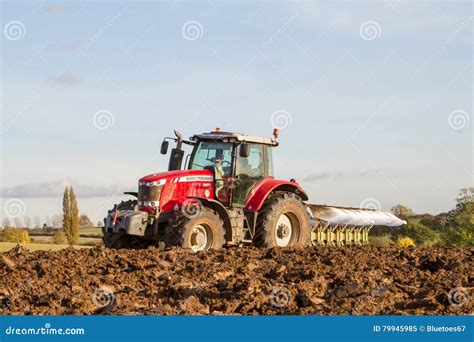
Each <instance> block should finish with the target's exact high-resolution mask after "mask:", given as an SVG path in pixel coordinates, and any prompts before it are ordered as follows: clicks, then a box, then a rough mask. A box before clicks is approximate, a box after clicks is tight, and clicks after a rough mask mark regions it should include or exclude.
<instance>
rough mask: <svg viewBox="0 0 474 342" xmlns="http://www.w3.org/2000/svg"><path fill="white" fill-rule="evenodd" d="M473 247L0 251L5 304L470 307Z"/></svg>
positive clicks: (98, 309) (158, 309)
mask: <svg viewBox="0 0 474 342" xmlns="http://www.w3.org/2000/svg"><path fill="white" fill-rule="evenodd" d="M473 255H474V249H473V248H471V249H456V248H449V249H421V248H420V249H418V248H408V249H399V248H381V247H379V248H377V247H355V246H353V247H344V248H335V247H334V248H330V247H324V248H308V249H254V248H230V249H224V250H221V251H211V252H207V253H192V252H190V251H188V250H183V249H173V250H169V251H159V250H158V249H155V248H149V249H147V250H108V249H105V248H103V247H96V248H93V249H89V250H74V249H66V250H62V251H59V252H43V251H38V252H34V253H29V252H27V251H26V250H24V249H22V248H20V247H17V248H15V249H13V250H11V251H9V252H7V253H0V314H3V315H4V314H7V315H24V314H26V315H32V314H33V315H46V314H47V315H58V314H66V315H83V314H86V315H89V314H119V315H121V314H151V315H186V314H212V315H227V314H243V315H260V314H264V315H274V314H290V315H293V314H296V315H300V314H301V315H308V314H315V315H373V314H375V315H380V314H388V315H400V314H415V315H422V314H423V315H439V314H447V315H451V314H454V315H456V314H472V313H473V294H474V293H473V289H474V261H473ZM456 288H458V289H456ZM461 288H462V289H461ZM451 290H452V291H451ZM450 291H451V294H452V295H451V298H452V299H451V302H453V303H454V304H458V305H451V304H450V302H449V300H448V297H449V293H450Z"/></svg>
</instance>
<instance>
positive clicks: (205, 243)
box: [165, 207, 225, 252]
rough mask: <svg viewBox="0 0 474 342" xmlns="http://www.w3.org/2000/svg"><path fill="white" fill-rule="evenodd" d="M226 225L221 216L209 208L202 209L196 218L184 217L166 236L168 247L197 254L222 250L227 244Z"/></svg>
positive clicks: (170, 228)
mask: <svg viewBox="0 0 474 342" xmlns="http://www.w3.org/2000/svg"><path fill="white" fill-rule="evenodd" d="M224 236H225V229H224V223H223V222H222V219H221V218H220V216H219V215H218V214H217V213H216V212H215V211H214V210H211V209H209V208H206V207H204V208H202V211H201V212H200V213H199V214H198V215H196V217H191V218H188V217H182V218H181V222H179V223H178V224H177V225H175V226H174V227H172V226H170V227H168V229H167V232H166V234H165V243H166V245H167V246H179V247H183V248H190V249H192V250H193V251H195V252H198V251H207V250H209V249H221V248H222V247H223V246H224V244H225V237H224Z"/></svg>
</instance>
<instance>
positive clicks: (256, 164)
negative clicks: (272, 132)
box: [232, 144, 268, 207]
mask: <svg viewBox="0 0 474 342" xmlns="http://www.w3.org/2000/svg"><path fill="white" fill-rule="evenodd" d="M249 145H250V153H249V156H248V157H247V158H243V157H241V156H240V155H238V156H237V161H236V168H235V189H234V192H233V196H232V204H233V205H234V206H235V207H244V206H245V203H246V202H247V198H248V196H249V194H250V191H251V190H252V188H253V187H254V186H255V185H256V184H257V183H259V182H260V181H261V180H263V179H264V178H265V177H266V176H267V173H268V172H267V171H266V169H267V163H266V162H265V152H266V151H265V147H264V146H263V145H259V144H249Z"/></svg>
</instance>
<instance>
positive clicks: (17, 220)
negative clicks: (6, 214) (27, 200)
mask: <svg viewBox="0 0 474 342" xmlns="http://www.w3.org/2000/svg"><path fill="white" fill-rule="evenodd" d="M13 221H14V222H15V227H17V228H23V220H22V219H21V218H20V217H15V219H14V220H13Z"/></svg>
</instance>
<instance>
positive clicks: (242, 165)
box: [236, 144, 265, 178]
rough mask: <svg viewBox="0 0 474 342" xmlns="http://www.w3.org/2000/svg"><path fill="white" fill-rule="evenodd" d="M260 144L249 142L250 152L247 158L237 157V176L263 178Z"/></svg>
mask: <svg viewBox="0 0 474 342" xmlns="http://www.w3.org/2000/svg"><path fill="white" fill-rule="evenodd" d="M264 170H265V168H264V164H263V148H262V145H254V144H250V154H249V156H248V157H247V158H242V157H241V156H240V155H239V156H238V157H237V169H236V174H237V176H247V177H252V178H263V177H264V176H265V171H264Z"/></svg>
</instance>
